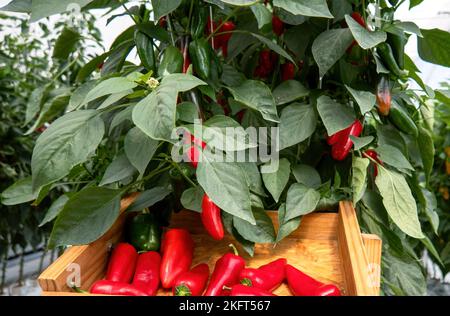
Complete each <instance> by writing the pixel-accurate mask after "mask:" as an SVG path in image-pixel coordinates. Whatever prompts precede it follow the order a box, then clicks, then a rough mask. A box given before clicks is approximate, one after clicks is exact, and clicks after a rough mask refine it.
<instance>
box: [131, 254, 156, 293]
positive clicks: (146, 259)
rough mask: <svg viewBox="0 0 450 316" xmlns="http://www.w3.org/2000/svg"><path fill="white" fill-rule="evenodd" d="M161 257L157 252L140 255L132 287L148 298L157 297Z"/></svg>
mask: <svg viewBox="0 0 450 316" xmlns="http://www.w3.org/2000/svg"><path fill="white" fill-rule="evenodd" d="M160 267H161V255H160V254H159V253H158V252H156V251H148V252H144V253H142V254H140V255H139V258H138V260H137V264H136V272H135V273H134V277H133V282H132V285H134V286H135V287H136V288H138V289H140V290H142V291H143V292H145V293H146V294H147V295H148V296H154V295H156V292H157V291H158V287H159V269H160Z"/></svg>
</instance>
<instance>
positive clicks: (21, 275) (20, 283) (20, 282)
mask: <svg viewBox="0 0 450 316" xmlns="http://www.w3.org/2000/svg"><path fill="white" fill-rule="evenodd" d="M24 264H25V249H23V248H22V253H21V254H20V263H19V280H18V283H19V286H22V285H23V266H24Z"/></svg>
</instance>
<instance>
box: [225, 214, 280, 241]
mask: <svg viewBox="0 0 450 316" xmlns="http://www.w3.org/2000/svg"><path fill="white" fill-rule="evenodd" d="M253 216H254V218H255V221H256V224H255V225H252V224H250V223H249V222H247V221H245V220H243V219H241V218H239V217H236V216H235V217H234V218H233V225H234V227H235V228H236V230H237V231H238V233H239V234H240V235H241V236H242V237H243V238H245V239H246V240H249V241H253V242H257V243H273V242H274V241H275V229H274V227H273V223H272V220H271V219H270V217H269V216H268V215H267V213H266V211H265V210H260V209H258V210H254V211H253Z"/></svg>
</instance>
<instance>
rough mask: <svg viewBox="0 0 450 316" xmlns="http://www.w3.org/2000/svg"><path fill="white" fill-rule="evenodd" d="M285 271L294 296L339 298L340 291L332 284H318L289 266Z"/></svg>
mask: <svg viewBox="0 0 450 316" xmlns="http://www.w3.org/2000/svg"><path fill="white" fill-rule="evenodd" d="M285 269H286V279H287V281H288V286H289V289H290V290H291V292H292V294H294V295H295V296H341V291H340V290H339V288H338V287H336V286H335V285H333V284H324V283H322V282H319V281H317V280H316V279H314V278H312V277H310V276H309V275H307V274H305V273H303V272H301V271H300V270H298V269H296V268H294V267H293V266H291V265H289V264H288V265H286V267H285Z"/></svg>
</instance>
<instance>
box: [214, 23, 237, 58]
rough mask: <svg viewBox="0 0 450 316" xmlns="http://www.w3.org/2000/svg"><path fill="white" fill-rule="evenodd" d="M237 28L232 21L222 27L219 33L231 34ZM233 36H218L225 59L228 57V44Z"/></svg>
mask: <svg viewBox="0 0 450 316" xmlns="http://www.w3.org/2000/svg"><path fill="white" fill-rule="evenodd" d="M235 28H236V25H235V24H234V23H233V22H232V21H227V22H225V23H224V24H223V25H222V26H221V27H220V29H219V31H218V33H223V32H231V31H234V29H235ZM232 35H233V34H232V33H227V34H222V35H219V36H217V38H218V40H219V43H220V47H221V48H222V54H223V56H224V57H227V56H228V42H229V40H230V38H231V36H232Z"/></svg>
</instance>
